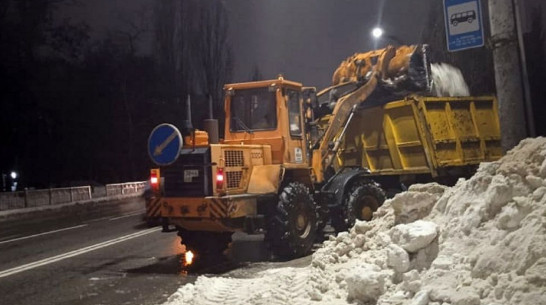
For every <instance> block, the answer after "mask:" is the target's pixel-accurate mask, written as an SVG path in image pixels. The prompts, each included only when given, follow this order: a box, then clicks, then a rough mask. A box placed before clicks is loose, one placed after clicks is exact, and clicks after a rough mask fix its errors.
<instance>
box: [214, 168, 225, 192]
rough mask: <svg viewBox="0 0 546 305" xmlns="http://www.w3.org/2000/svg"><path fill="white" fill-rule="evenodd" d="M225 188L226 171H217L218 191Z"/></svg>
mask: <svg viewBox="0 0 546 305" xmlns="http://www.w3.org/2000/svg"><path fill="white" fill-rule="evenodd" d="M222 188H224V169H222V168H218V169H217V170H216V189H217V190H220V189H222Z"/></svg>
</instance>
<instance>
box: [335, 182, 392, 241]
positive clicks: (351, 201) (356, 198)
mask: <svg viewBox="0 0 546 305" xmlns="http://www.w3.org/2000/svg"><path fill="white" fill-rule="evenodd" d="M383 202H385V192H384V191H383V189H381V187H380V186H379V184H377V183H375V182H373V181H371V180H359V181H356V182H355V183H353V184H352V185H351V186H350V187H349V188H348V189H347V191H346V192H345V194H344V195H343V202H342V203H341V205H340V206H339V207H338V208H337V209H335V210H334V211H333V213H332V215H331V219H332V227H334V230H335V231H336V232H342V231H347V230H348V229H349V228H351V227H353V226H354V224H355V221H356V219H359V220H371V217H372V213H373V212H375V211H376V210H377V208H379V207H380V206H381V205H382V204H383Z"/></svg>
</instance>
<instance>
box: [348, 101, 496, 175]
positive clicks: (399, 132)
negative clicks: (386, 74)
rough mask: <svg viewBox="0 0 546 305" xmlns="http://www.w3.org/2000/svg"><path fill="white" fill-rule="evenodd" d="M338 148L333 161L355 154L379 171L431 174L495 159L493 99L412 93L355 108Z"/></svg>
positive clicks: (353, 156)
mask: <svg viewBox="0 0 546 305" xmlns="http://www.w3.org/2000/svg"><path fill="white" fill-rule="evenodd" d="M342 151H343V153H341V154H340V155H339V160H338V163H339V165H347V164H353V163H354V162H355V160H357V158H360V163H361V164H362V166H365V167H368V168H369V169H370V170H371V171H372V173H373V174H380V175H401V174H412V173H431V174H432V175H436V174H437V170H438V169H439V168H442V167H448V166H449V167H451V166H466V165H473V164H477V163H479V162H483V161H493V160H497V159H498V158H500V157H501V156H502V149H501V146H500V128H499V121H498V113H497V102H496V100H495V98H493V97H455V98H449V97H419V96H412V97H408V98H406V99H404V100H400V101H393V102H390V103H387V104H385V105H381V106H375V107H369V108H365V109H360V110H358V112H357V114H356V117H355V119H354V120H353V122H351V124H350V126H349V128H348V130H347V135H346V140H345V142H344V146H343V147H342ZM359 155H360V156H359ZM358 156H359V157H358Z"/></svg>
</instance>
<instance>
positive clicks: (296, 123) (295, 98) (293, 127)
mask: <svg viewBox="0 0 546 305" xmlns="http://www.w3.org/2000/svg"><path fill="white" fill-rule="evenodd" d="M286 95H287V100H288V123H289V129H290V135H291V136H293V137H301V136H302V128H301V109H300V93H299V92H298V91H296V90H286Z"/></svg>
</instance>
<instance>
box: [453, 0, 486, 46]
mask: <svg viewBox="0 0 546 305" xmlns="http://www.w3.org/2000/svg"><path fill="white" fill-rule="evenodd" d="M444 19H445V25H446V38H447V39H446V40H447V49H448V51H450V52H453V51H460V50H465V49H470V48H477V47H481V46H483V42H484V38H483V23H482V11H481V5H480V1H479V0H444Z"/></svg>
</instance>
